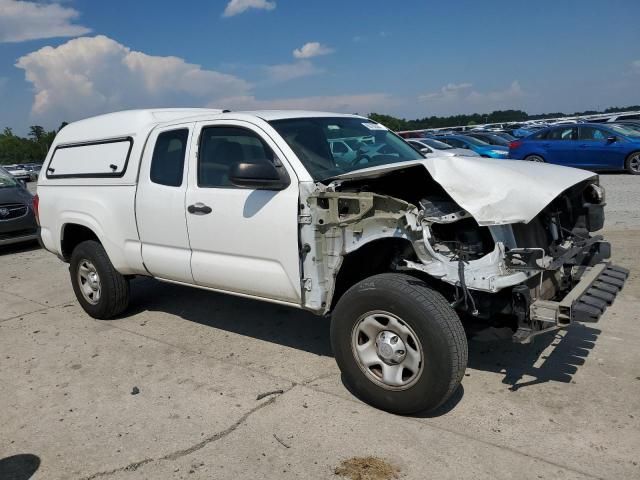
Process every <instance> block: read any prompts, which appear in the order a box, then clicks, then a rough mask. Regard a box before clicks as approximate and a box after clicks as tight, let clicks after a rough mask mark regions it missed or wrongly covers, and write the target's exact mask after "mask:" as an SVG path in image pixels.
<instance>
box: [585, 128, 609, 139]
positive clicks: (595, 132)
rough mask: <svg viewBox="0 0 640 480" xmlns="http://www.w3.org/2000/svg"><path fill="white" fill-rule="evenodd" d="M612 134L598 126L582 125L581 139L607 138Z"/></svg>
mask: <svg viewBox="0 0 640 480" xmlns="http://www.w3.org/2000/svg"><path fill="white" fill-rule="evenodd" d="M609 136H610V134H609V133H608V132H606V131H604V130H602V129H600V128H596V127H580V140H600V141H602V140H606V139H607V138H608V137H609Z"/></svg>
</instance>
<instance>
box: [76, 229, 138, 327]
mask: <svg viewBox="0 0 640 480" xmlns="http://www.w3.org/2000/svg"><path fill="white" fill-rule="evenodd" d="M69 272H70V274H71V284H72V285H73V290H74V292H75V294H76V298H77V299H78V302H80V305H81V306H82V308H83V309H84V311H85V312H87V313H88V314H89V315H91V316H92V317H93V318H97V319H101V320H105V319H108V318H112V317H115V316H116V315H118V314H119V313H122V312H123V311H124V310H125V309H126V308H127V306H128V305H129V282H128V281H127V279H126V278H125V277H124V276H122V275H121V274H120V273H119V272H118V271H117V270H116V269H115V268H114V267H113V265H112V264H111V261H110V260H109V257H108V256H107V252H105V250H104V247H103V246H102V245H101V244H100V243H99V242H96V241H95V240H87V241H85V242H82V243H80V244H78V246H77V247H76V248H75V249H74V250H73V253H72V254H71V261H70V262H69Z"/></svg>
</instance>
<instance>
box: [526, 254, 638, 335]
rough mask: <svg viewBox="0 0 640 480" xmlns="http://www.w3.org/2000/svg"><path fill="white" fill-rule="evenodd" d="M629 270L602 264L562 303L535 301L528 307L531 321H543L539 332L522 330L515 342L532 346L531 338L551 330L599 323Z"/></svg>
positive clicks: (586, 273) (588, 270) (587, 271)
mask: <svg viewBox="0 0 640 480" xmlns="http://www.w3.org/2000/svg"><path fill="white" fill-rule="evenodd" d="M628 276H629V270H627V269H625V268H622V267H618V266H615V265H611V264H610V263H609V262H601V263H598V264H596V265H594V266H592V267H586V268H585V269H584V271H583V272H582V274H581V275H580V279H579V281H578V283H577V284H576V285H575V286H574V287H573V288H572V289H571V291H569V293H567V295H565V297H564V298H563V299H562V300H559V301H552V300H535V301H533V302H531V305H530V306H529V319H530V321H531V322H532V323H533V322H540V323H541V324H542V328H541V329H540V330H536V331H535V332H534V331H531V330H530V329H526V328H519V329H518V331H517V332H516V333H515V334H514V337H513V338H514V340H515V341H516V342H519V343H529V342H530V341H531V338H532V337H534V336H536V335H539V334H541V333H545V332H548V331H551V330H557V329H559V328H563V327H566V326H568V325H570V324H571V323H572V322H597V321H598V320H599V319H600V317H601V316H602V314H603V313H604V311H605V310H606V309H607V307H608V306H609V305H611V304H612V303H613V301H614V300H615V298H616V296H617V295H618V293H619V292H620V290H622V287H623V286H624V283H625V281H626V279H627V277H628Z"/></svg>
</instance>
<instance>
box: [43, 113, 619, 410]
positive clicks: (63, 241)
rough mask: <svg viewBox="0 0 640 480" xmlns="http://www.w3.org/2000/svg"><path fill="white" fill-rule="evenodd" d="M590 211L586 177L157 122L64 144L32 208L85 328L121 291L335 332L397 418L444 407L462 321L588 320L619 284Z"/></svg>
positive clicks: (238, 125)
mask: <svg viewBox="0 0 640 480" xmlns="http://www.w3.org/2000/svg"><path fill="white" fill-rule="evenodd" d="M333 139H341V140H343V141H344V139H351V145H353V150H354V152H355V154H354V155H353V156H352V157H349V158H348V159H345V157H344V156H342V157H340V156H334V154H333V153H332V150H331V148H330V145H331V143H332V140H333ZM362 139H366V141H363V140H362ZM358 142H360V143H358ZM604 200H605V198H604V190H603V189H602V187H600V186H599V184H598V177H597V176H596V175H594V174H593V173H591V172H586V171H582V170H576V169H569V168H564V167H558V166H554V165H546V164H538V163H530V162H524V161H510V160H491V159H484V158H482V159H480V158H473V157H433V158H424V157H423V156H422V155H421V154H420V153H419V152H417V151H416V150H415V149H414V148H412V147H411V146H409V145H408V144H407V143H406V142H405V141H404V140H402V139H401V138H400V137H398V136H397V135H395V134H394V133H392V132H390V131H389V130H387V128H385V127H384V126H382V125H380V124H378V123H375V122H373V121H371V120H369V119H367V118H364V117H360V116H356V115H340V114H332V113H318V112H299V111H263V112H228V111H221V110H204V109H165V110H139V111H128V112H119V113H112V114H108V115H103V116H99V117H95V118H89V119H87V120H82V121H79V122H76V123H72V124H70V125H67V126H66V127H65V128H64V129H63V130H62V131H61V132H60V133H59V134H58V136H57V137H56V139H55V142H54V144H53V146H52V147H51V150H50V152H49V154H48V156H47V159H46V161H45V163H44V167H43V169H42V172H41V174H40V178H39V184H38V198H37V199H36V201H35V206H36V207H37V211H38V214H39V222H40V227H41V229H40V236H41V241H42V244H43V245H44V247H45V248H46V249H47V250H49V251H51V252H52V253H55V254H56V255H57V256H58V257H59V258H60V259H62V260H63V261H65V262H68V263H69V264H70V267H69V269H70V274H71V283H72V285H73V289H74V291H75V293H76V296H77V298H78V301H79V302H80V304H81V305H82V307H83V308H84V310H85V311H86V312H87V313H88V314H89V315H91V316H92V317H94V318H98V319H106V318H111V317H114V316H117V315H120V314H122V313H123V312H124V311H125V310H126V308H127V304H128V301H129V279H130V278H132V277H133V276H136V275H145V276H151V277H155V278H157V279H159V280H162V281H167V282H173V283H178V284H182V285H192V286H194V287H198V288H203V289H208V290H212V291H218V292H226V293H230V294H233V295H238V296H242V297H248V298H254V299H260V300H264V301H268V302H274V303H279V304H283V305H289V306H291V307H296V308H301V309H305V310H309V311H312V312H314V313H316V314H318V315H328V314H331V342H332V347H333V352H334V354H335V358H336V361H337V363H338V365H339V367H340V369H341V371H342V372H343V375H344V379H345V381H346V382H347V384H348V385H349V387H350V388H351V390H352V391H353V392H355V393H356V394H357V395H358V396H359V397H360V398H362V399H364V400H365V401H367V402H369V403H370V404H372V405H374V406H377V407H379V408H382V409H385V410H388V411H392V412H397V413H410V412H417V411H420V410H433V409H435V408H437V407H438V406H440V405H442V404H443V403H444V402H445V401H446V400H447V399H448V398H449V397H450V395H451V394H452V393H453V392H454V391H455V390H456V388H458V385H459V383H460V381H461V378H462V377H463V375H464V371H465V368H466V364H467V340H466V336H465V331H464V329H463V326H462V320H465V319H473V320H474V323H475V324H478V323H482V324H484V325H487V326H500V327H505V326H507V327H510V328H511V329H512V330H513V332H514V337H513V338H514V340H516V341H519V342H529V341H530V340H531V338H532V337H534V336H535V335H538V334H540V333H544V332H548V331H552V330H556V329H558V328H564V327H567V326H568V325H569V324H570V323H571V322H573V321H596V320H597V319H598V318H599V317H600V315H601V314H602V313H603V311H604V310H605V308H606V306H607V305H608V304H610V303H611V302H612V301H613V299H614V297H615V295H616V293H617V292H618V290H620V288H622V285H623V283H624V281H625V279H626V276H627V273H628V272H627V271H625V270H624V269H622V268H619V267H615V266H612V265H610V264H609V263H608V262H607V261H606V259H607V258H608V257H609V253H610V252H609V250H610V246H609V244H608V243H606V242H604V241H603V240H602V237H601V236H599V235H592V234H591V233H590V232H594V231H597V230H599V229H601V228H602V225H603V221H604V215H603V206H604ZM238 321H242V319H238Z"/></svg>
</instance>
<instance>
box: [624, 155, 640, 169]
mask: <svg viewBox="0 0 640 480" xmlns="http://www.w3.org/2000/svg"><path fill="white" fill-rule="evenodd" d="M624 168H625V169H626V170H627V173H630V174H631V175H640V152H631V153H630V154H629V156H628V157H627V159H626V160H625V162H624Z"/></svg>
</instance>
